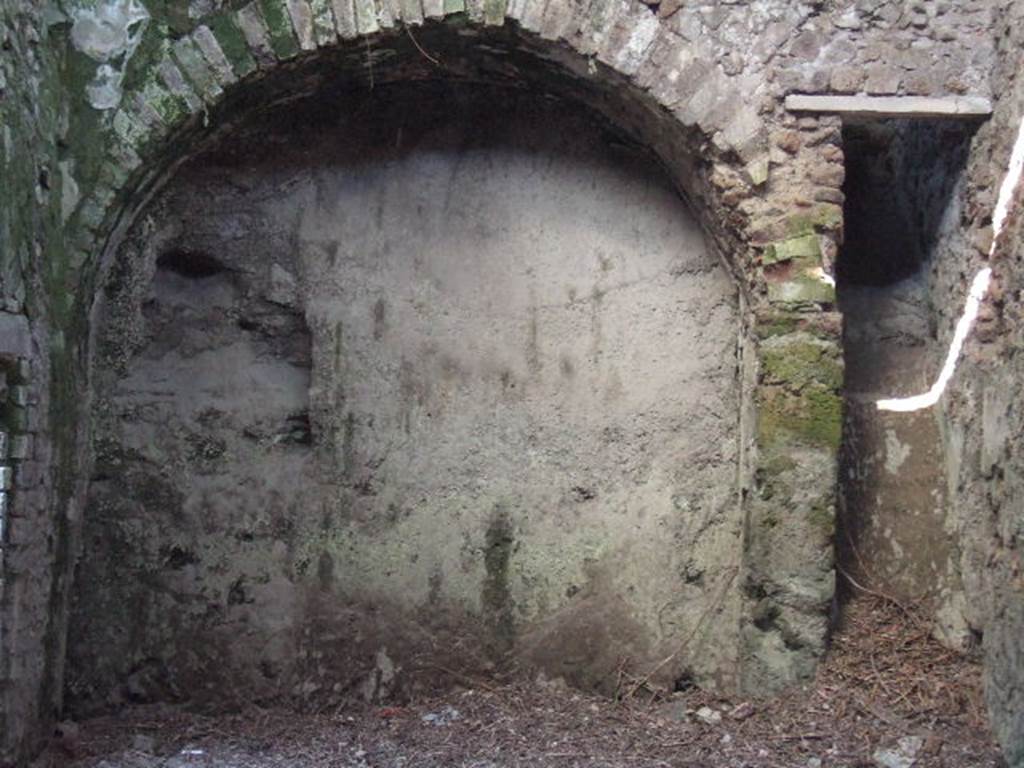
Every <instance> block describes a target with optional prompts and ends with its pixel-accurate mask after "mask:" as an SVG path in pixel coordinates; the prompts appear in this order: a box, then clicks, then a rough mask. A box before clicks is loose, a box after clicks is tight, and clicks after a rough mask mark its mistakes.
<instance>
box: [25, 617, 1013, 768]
mask: <svg viewBox="0 0 1024 768" xmlns="http://www.w3.org/2000/svg"><path fill="white" fill-rule="evenodd" d="M983 713H984V710H983V707H982V703H981V693H980V671H979V667H978V664H977V663H976V661H974V660H972V659H971V658H969V657H968V656H966V655H964V654H960V653H957V652H955V651H951V650H949V649H947V648H945V647H943V646H942V645H940V644H939V643H938V642H936V641H935V640H934V639H932V637H931V635H930V634H929V628H928V627H927V626H926V625H925V623H924V622H922V621H920V620H919V619H918V618H917V616H916V614H914V612H913V611H912V610H911V609H908V608H907V607H905V606H898V605H895V604H893V603H891V602H886V601H882V600H876V599H874V598H862V599H859V600H857V601H856V602H855V603H853V604H851V605H850V606H848V608H847V611H846V619H845V622H844V626H843V628H842V630H841V631H839V632H838V633H837V634H836V635H835V637H834V638H833V644H832V652H831V654H830V655H829V657H828V659H827V660H826V661H825V663H824V664H822V666H821V669H820V670H819V673H818V675H817V678H816V679H815V681H814V682H813V684H808V685H806V686H803V687H798V688H795V689H793V690H791V691H790V692H789V694H788V695H786V696H783V697H780V698H777V699H772V700H766V701H756V702H754V701H747V700H738V701H729V700H726V699H724V698H720V697H717V696H715V695H714V694H711V693H707V692H702V691H699V690H696V689H691V690H688V691H686V692H683V693H674V694H668V693H666V692H659V691H651V690H643V691H641V692H639V693H637V694H635V695H633V696H632V697H629V698H627V699H626V700H622V701H613V700H609V699H606V698H601V697H598V696H596V695H590V694H586V693H583V692H579V691H572V690H569V689H566V688H564V687H561V686H553V685H550V684H545V681H544V679H541V680H539V681H538V680H529V681H526V680H523V679H517V680H513V681H506V682H504V683H498V682H496V681H479V685H472V686H471V685H469V684H468V683H467V684H465V685H464V686H463V687H461V688H457V689H454V690H450V691H447V692H445V693H443V694H438V695H436V696H434V697H432V698H430V699H426V700H422V701H413V702H406V703H403V704H402V705H401V706H381V705H371V704H367V703H365V702H363V701H359V702H358V703H356V702H353V703H352V704H350V705H344V706H341V707H334V708H333V709H330V710H328V709H324V710H321V711H316V712H311V713H310V712H307V713H297V712H295V711H292V710H288V709H284V708H257V707H252V708H249V709H247V710H245V711H242V712H235V713H231V714H222V715H217V716H207V715H202V714H197V713H193V712H189V711H187V710H186V709H185V708H183V707H180V706H171V705H156V704H153V705H145V706H136V707H133V708H130V709H127V710H125V711H122V712H120V713H118V714H116V715H112V716H108V717H101V718H97V719H94V720H90V721H85V722H82V723H62V724H61V725H60V726H59V731H60V736H59V738H57V739H55V741H54V743H53V746H52V748H51V750H50V752H49V754H48V755H47V757H46V758H44V760H43V761H41V762H40V763H39V765H38V768H58V767H66V768H299V767H300V766H301V767H302V768H307V767H308V768H321V767H322V768H328V767H330V768H348V767H351V768H442V767H443V768H506V767H508V768H512V767H517V768H518V767H522V768H526V767H527V766H536V767H538V768H577V767H578V768H583V767H584V766H586V767H587V768H626V767H627V766H628V768H698V767H700V768H748V767H749V768H769V767H770V768H1002V766H1004V765H1005V763H1004V762H1003V760H1002V758H1001V757H1000V755H999V751H998V749H997V748H996V747H995V745H994V743H993V741H992V738H991V736H990V735H989V734H988V730H987V725H986V723H985V719H984V714H983Z"/></svg>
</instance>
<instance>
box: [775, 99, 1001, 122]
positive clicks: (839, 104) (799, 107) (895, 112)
mask: <svg viewBox="0 0 1024 768" xmlns="http://www.w3.org/2000/svg"><path fill="white" fill-rule="evenodd" d="M786 109H788V110H789V111H790V112H816V113H826V114H834V115H840V116H842V117H862V118H864V117H866V118H872V117H874V118H883V117H907V118H915V117H950V118H967V119H977V118H987V117H990V116H991V115H992V102H991V101H989V100H988V99H986V98H983V97H981V96H808V95H804V94H790V95H789V96H787V97H786Z"/></svg>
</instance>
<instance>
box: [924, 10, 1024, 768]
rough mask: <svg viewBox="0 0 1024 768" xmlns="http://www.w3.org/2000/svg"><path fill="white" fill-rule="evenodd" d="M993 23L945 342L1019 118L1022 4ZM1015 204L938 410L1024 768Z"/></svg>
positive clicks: (978, 612)
mask: <svg viewBox="0 0 1024 768" xmlns="http://www.w3.org/2000/svg"><path fill="white" fill-rule="evenodd" d="M997 18H998V22H997V23H996V24H995V25H994V30H993V31H994V36H995V40H996V43H997V49H998V55H999V58H998V64H997V66H996V67H995V68H994V70H993V77H992V88H993V93H995V94H996V97H997V100H996V110H995V114H994V115H993V118H992V120H991V121H990V122H989V123H988V124H986V125H985V126H984V127H983V128H982V129H981V130H980V131H979V133H978V136H977V137H976V139H975V141H974V143H973V145H972V151H971V158H970V163H969V167H968V172H967V175H966V178H965V188H964V194H963V196H962V197H961V198H960V202H959V205H960V208H959V212H960V215H961V217H962V222H963V225H964V226H963V228H962V229H959V230H957V231H955V232H953V233H951V234H950V236H949V237H948V238H946V239H945V240H944V242H943V245H942V252H941V253H940V257H941V258H940V260H939V262H938V264H937V266H936V269H935V271H934V284H935V288H934V289H933V290H936V291H942V292H943V295H944V296H945V297H947V298H946V299H945V300H942V301H937V302H936V308H937V311H938V321H939V324H940V329H941V330H942V332H943V337H944V338H948V337H949V336H950V335H951V329H952V325H953V323H954V322H955V320H956V317H957V314H958V312H959V311H960V307H961V306H962V303H963V297H964V294H965V285H966V283H967V281H968V280H970V279H971V277H972V276H973V274H974V273H975V271H976V270H977V269H978V268H980V267H981V266H984V265H985V263H986V257H987V254H988V251H989V247H990V244H991V240H992V231H991V214H992V210H993V207H994V205H995V200H996V193H997V191H998V186H999V184H1000V183H1001V181H1002V177H1003V175H1004V174H1005V171H1006V164H1007V162H1008V160H1009V155H1010V148H1011V145H1012V143H1013V140H1014V138H1015V137H1016V134H1017V129H1018V127H1019V125H1020V120H1021V118H1022V116H1024V78H1022V77H1021V75H1020V72H1021V67H1022V64H1024V61H1022V58H1021V50H1022V45H1024V3H1021V2H1019V0H1017V1H1015V2H1006V3H1000V4H999V5H998V16H997ZM1022 194H1024V193H1022V190H1020V189H1018V191H1017V197H1016V200H1015V209H1014V211H1015V212H1014V214H1013V215H1012V216H1011V218H1010V220H1009V221H1008V222H1007V227H1006V231H1005V235H1004V238H1003V239H1002V245H1001V246H1000V247H999V248H998V249H997V251H996V253H995V254H994V256H993V258H992V261H991V267H992V269H993V275H994V282H993V286H992V289H991V293H990V295H991V298H990V300H989V301H987V302H986V305H985V306H984V308H983V312H982V315H981V316H980V318H979V325H978V329H977V332H976V334H975V337H974V339H973V340H972V342H971V343H969V344H968V346H967V349H966V353H965V359H964V361H963V365H962V367H961V370H960V371H959V373H958V375H957V377H956V378H955V379H954V381H953V383H952V386H951V388H950V392H949V394H948V395H947V397H946V398H945V400H944V403H943V424H944V450H945V460H946V469H947V480H948V483H949V495H950V499H951V509H952V510H953V512H954V514H955V520H956V532H957V538H958V542H959V548H960V560H959V564H960V569H961V574H962V578H963V581H964V587H965V593H966V595H967V598H968V599H967V604H966V606H965V613H966V616H967V618H968V621H969V623H970V625H971V627H972V629H973V631H974V633H975V635H976V637H977V638H979V639H980V641H981V647H982V650H983V652H984V657H985V670H986V671H985V684H986V697H987V699H988V704H989V712H990V713H991V716H992V724H993V727H994V729H995V731H996V734H997V735H998V737H999V739H1000V741H1001V743H1002V744H1003V747H1004V749H1005V751H1006V755H1007V759H1008V761H1009V763H1010V765H1014V766H1017V765H1022V764H1024V696H1022V690H1024V688H1022V685H1021V680H1022V674H1024V656H1022V652H1024V646H1022V644H1021V642H1020V639H1021V637H1024V582H1022V581H1021V572H1022V570H1021V566H1022V560H1021V559H1022V552H1021V540H1022V534H1024V530H1022V527H1021V525H1022V516H1021V510H1022V509H1024V498H1022V495H1021V494H1022V491H1024V479H1022V477H1021V468H1022V467H1024V456H1022V454H1021V440H1020V435H1021V434H1022V433H1024V432H1022V430H1024V424H1022V423H1021V414H1022V412H1024V409H1022V400H1021V386H1020V382H1021V380H1022V379H1021V377H1022V375H1024V371H1022V370H1021V367H1020V359H1019V358H1020V355H1019V350H1020V349H1021V345H1022V341H1024V339H1022V337H1021V329H1022V328H1024V317H1022V314H1021V303H1020V302H1021V280H1022V276H1024V272H1022V259H1024V252H1022V243H1024V229H1022V221H1024V215H1022V214H1024V200H1022Z"/></svg>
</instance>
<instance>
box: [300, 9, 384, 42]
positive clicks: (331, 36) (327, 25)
mask: <svg viewBox="0 0 1024 768" xmlns="http://www.w3.org/2000/svg"><path fill="white" fill-rule="evenodd" d="M370 4H371V5H372V4H373V3H372V0H371V3H370ZM309 7H310V10H311V11H312V13H313V38H314V40H315V41H316V44H317V45H318V46H321V47H323V46H325V45H333V44H334V43H336V42H337V41H338V29H337V27H336V26H335V24H334V13H333V12H332V11H331V3H330V0H309ZM373 18H374V21H376V19H377V11H376V9H374V11H373Z"/></svg>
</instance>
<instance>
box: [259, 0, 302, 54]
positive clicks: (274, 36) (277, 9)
mask: <svg viewBox="0 0 1024 768" xmlns="http://www.w3.org/2000/svg"><path fill="white" fill-rule="evenodd" d="M260 10H261V11H263V19H264V20H265V21H266V22H267V31H268V32H269V33H270V45H271V46H272V47H273V49H274V53H276V54H277V57H278V58H280V59H290V58H293V57H294V56H297V55H298V53H299V41H298V40H297V39H296V37H295V30H294V29H293V28H292V20H291V17H290V16H289V15H288V9H287V8H285V5H284V2H283V0H260Z"/></svg>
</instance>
